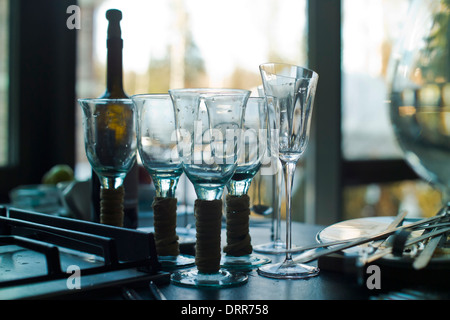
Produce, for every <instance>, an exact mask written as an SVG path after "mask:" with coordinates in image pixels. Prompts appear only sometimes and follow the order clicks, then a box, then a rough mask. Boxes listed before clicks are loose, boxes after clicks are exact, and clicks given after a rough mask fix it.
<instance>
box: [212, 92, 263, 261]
mask: <svg viewBox="0 0 450 320" xmlns="http://www.w3.org/2000/svg"><path fill="white" fill-rule="evenodd" d="M267 125H268V114H267V104H266V99H265V98H263V97H251V98H249V99H248V101H247V107H246V109H245V116H244V129H243V132H242V134H243V136H242V138H241V148H240V154H239V159H238V163H237V164H238V165H237V168H236V172H235V173H234V175H233V176H232V178H231V180H230V181H229V182H228V184H227V190H228V194H227V195H226V220H227V246H226V247H225V248H224V252H225V253H226V255H225V256H224V257H223V258H222V262H221V265H222V267H224V268H227V269H231V268H234V269H251V268H254V267H258V266H261V265H263V264H266V263H269V262H270V261H271V260H270V259H269V258H267V257H263V256H260V255H256V254H253V253H252V252H253V248H252V244H251V237H250V233H249V222H250V198H249V196H248V189H249V187H250V184H251V182H252V179H253V177H254V176H255V174H256V173H257V172H258V171H259V169H260V168H261V163H262V158H263V156H264V154H265V149H266V143H267V128H268V126H267Z"/></svg>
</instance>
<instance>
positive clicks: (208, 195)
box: [169, 89, 250, 287]
mask: <svg viewBox="0 0 450 320" xmlns="http://www.w3.org/2000/svg"><path fill="white" fill-rule="evenodd" d="M169 94H170V95H171V97H172V101H173V105H174V109H175V112H176V123H177V146H178V153H179V156H180V158H181V161H182V165H183V170H184V172H185V174H186V175H187V177H188V178H189V180H190V181H191V182H192V184H193V185H194V188H195V192H196V194H197V199H196V201H195V206H194V212H195V218H196V244H195V264H196V267H195V268H192V269H191V270H185V271H181V270H180V271H177V272H175V273H173V274H172V276H171V280H172V282H173V283H175V284H178V285H186V286H195V287H203V286H205V287H227V286H235V285H239V284H243V283H245V282H246V281H247V279H248V277H247V275H245V274H243V273H234V272H230V271H228V270H225V269H222V268H220V260H221V228H222V205H223V203H222V194H223V191H224V188H225V186H226V184H227V183H228V182H229V180H230V179H231V177H232V176H233V174H234V173H235V171H236V167H237V160H238V152H239V149H238V148H239V146H240V145H239V144H240V138H241V136H240V134H241V132H240V131H241V130H242V124H243V116H244V111H245V106H246V103H247V100H248V97H249V96H250V91H248V90H237V89H175V90H169Z"/></svg>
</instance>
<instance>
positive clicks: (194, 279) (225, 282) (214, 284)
mask: <svg viewBox="0 0 450 320" xmlns="http://www.w3.org/2000/svg"><path fill="white" fill-rule="evenodd" d="M170 280H171V282H172V283H173V284H175V285H180V286H187V287H211V288H225V287H235V286H239V285H242V284H245V283H247V280H248V276H247V275H246V274H244V273H234V272H230V271H227V270H224V269H220V270H219V271H218V272H217V273H201V272H199V271H198V270H197V268H193V269H190V270H185V271H177V272H174V273H172V275H171V277H170Z"/></svg>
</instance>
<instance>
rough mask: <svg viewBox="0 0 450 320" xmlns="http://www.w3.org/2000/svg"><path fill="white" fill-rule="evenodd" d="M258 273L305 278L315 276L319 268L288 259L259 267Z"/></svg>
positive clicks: (278, 277) (288, 277)
mask: <svg viewBox="0 0 450 320" xmlns="http://www.w3.org/2000/svg"><path fill="white" fill-rule="evenodd" d="M258 274H259V275H261V276H263V277H267V278H275V279H306V278H311V277H315V276H317V275H318V274H319V268H317V267H312V266H308V265H305V264H300V263H295V262H294V261H292V260H290V261H284V262H282V263H274V264H268V265H264V266H262V267H259V268H258Z"/></svg>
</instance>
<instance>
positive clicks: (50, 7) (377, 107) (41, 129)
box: [0, 0, 441, 224]
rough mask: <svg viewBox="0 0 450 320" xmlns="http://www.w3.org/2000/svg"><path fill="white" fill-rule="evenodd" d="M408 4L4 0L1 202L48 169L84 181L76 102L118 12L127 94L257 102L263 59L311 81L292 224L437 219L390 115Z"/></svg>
mask: <svg viewBox="0 0 450 320" xmlns="http://www.w3.org/2000/svg"><path fill="white" fill-rule="evenodd" d="M410 3H411V1H410V0H395V1H392V0H227V1H224V0H213V1H211V0H166V1H158V0H127V1H119V0H79V1H68V0H45V1H32V0H14V1H13V0H0V201H1V202H3V203H5V202H8V201H9V192H10V190H11V189H12V188H14V187H17V186H19V185H25V184H35V183H40V181H41V178H42V176H43V175H44V174H45V172H46V171H48V170H49V169H50V168H51V167H52V166H54V165H56V164H60V163H64V164H68V165H69V166H71V167H72V168H73V169H74V171H75V177H76V179H79V180H86V179H89V178H90V172H91V170H90V166H89V163H88V162H87V159H86V156H85V152H84V144H83V134H82V128H81V125H82V123H81V114H80V109H79V107H78V105H77V103H76V99H77V98H86V97H98V96H100V95H101V94H102V93H103V91H104V90H105V84H106V79H105V75H106V30H107V20H106V18H105V12H106V10H108V9H110V8H116V9H119V10H121V11H122V12H123V20H122V23H121V25H122V37H123V39H124V51H123V57H124V88H125V91H126V92H127V93H128V94H129V95H133V94H138V93H161V92H167V90H168V89H169V88H181V87H230V88H231V87H233V88H242V89H249V90H253V91H255V90H256V88H257V86H259V85H260V84H261V78H260V74H259V70H258V66H259V64H261V63H264V62H286V63H291V64H296V65H302V66H306V67H309V68H312V69H314V70H315V71H317V72H318V73H319V76H320V79H319V87H318V89H317V98H316V104H315V110H314V118H313V127H312V137H311V141H310V145H309V147H308V151H307V154H305V156H304V158H303V159H302V161H301V162H300V163H299V168H298V170H297V172H296V180H295V186H294V193H295V194H294V213H293V214H294V216H293V219H294V220H295V221H302V222H308V223H320V224H329V223H333V222H336V221H340V220H344V219H350V218H358V217H367V216H383V215H384V216H392V215H395V214H396V213H397V212H398V210H400V209H407V210H408V212H409V214H410V216H417V217H422V216H430V215H433V214H435V212H436V211H437V210H438V209H439V208H440V206H441V194H440V192H439V191H438V190H437V189H435V188H434V187H433V186H431V185H430V184H429V183H427V182H425V181H423V180H421V179H419V178H418V177H417V176H416V174H415V173H414V172H413V171H412V170H411V169H410V168H409V167H408V165H407V164H406V163H405V162H404V161H403V155H402V152H401V150H400V149H399V147H398V146H397V143H396V141H395V138H394V135H393V131H392V128H391V124H390V120H389V117H388V101H387V99H388V98H387V94H388V91H387V90H388V88H387V83H388V78H387V76H388V69H389V58H390V56H391V54H392V52H393V48H394V47H395V43H396V41H397V39H398V38H399V37H400V36H401V32H402V27H403V24H404V22H405V17H406V16H407V14H408V8H409V6H410ZM70 5H78V6H79V7H80V9H81V11H80V12H81V28H80V29H78V30H69V29H68V28H67V26H66V20H67V19H68V18H69V16H70V14H68V13H67V12H66V9H67V7H68V6H70ZM264 181H266V183H267V184H268V185H267V186H265V187H264V188H269V187H270V185H269V184H270V183H269V182H267V181H270V180H267V179H265V180H264ZM255 185H256V184H253V186H252V187H255ZM183 187H184V185H183V184H182V185H180V188H183ZM182 191H183V190H180V192H182ZM250 194H252V191H251V192H250Z"/></svg>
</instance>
